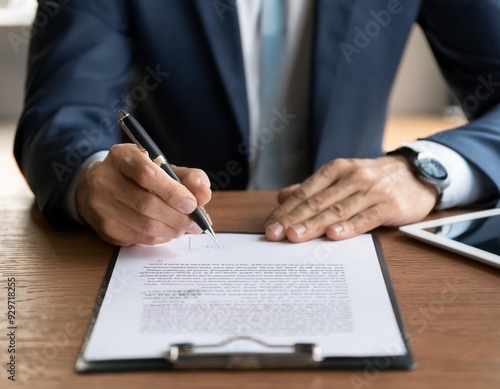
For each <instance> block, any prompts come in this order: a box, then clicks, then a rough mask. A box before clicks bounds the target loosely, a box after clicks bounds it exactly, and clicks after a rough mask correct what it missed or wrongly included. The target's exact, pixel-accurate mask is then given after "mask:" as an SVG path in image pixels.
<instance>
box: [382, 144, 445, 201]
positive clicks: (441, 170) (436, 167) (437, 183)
mask: <svg viewBox="0 0 500 389" xmlns="http://www.w3.org/2000/svg"><path fill="white" fill-rule="evenodd" d="M386 155H401V156H403V157H405V158H406V159H407V160H408V162H409V163H410V166H411V168H412V170H413V173H414V174H415V175H416V176H417V178H419V179H420V180H422V181H424V182H426V183H428V184H430V185H432V186H433V187H434V188H435V189H436V192H437V194H438V200H437V203H436V205H437V204H439V202H440V201H441V197H442V196H443V191H444V190H445V189H446V188H447V187H448V186H449V185H450V178H449V176H448V172H447V171H446V168H445V167H444V166H443V164H442V163H441V162H439V161H438V160H437V159H436V158H434V157H433V155H432V154H431V153H426V152H419V151H415V150H413V149H412V148H410V147H400V148H399V149H396V150H394V151H390V152H388V153H387V154H386Z"/></svg>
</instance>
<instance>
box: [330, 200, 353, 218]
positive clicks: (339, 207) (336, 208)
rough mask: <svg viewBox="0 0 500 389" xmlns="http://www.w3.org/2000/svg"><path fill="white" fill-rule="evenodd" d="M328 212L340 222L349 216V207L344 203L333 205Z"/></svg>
mask: <svg viewBox="0 0 500 389" xmlns="http://www.w3.org/2000/svg"><path fill="white" fill-rule="evenodd" d="M330 211H331V212H332V213H333V214H334V215H335V216H336V217H337V218H338V219H340V220H346V219H347V216H348V214H349V206H348V205H347V204H346V203H335V204H333V205H332V206H331V207H330Z"/></svg>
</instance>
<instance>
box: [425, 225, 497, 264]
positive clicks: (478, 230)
mask: <svg viewBox="0 0 500 389" xmlns="http://www.w3.org/2000/svg"><path fill="white" fill-rule="evenodd" d="M424 230H425V231H428V232H430V233H433V234H436V235H440V236H443V237H446V238H448V239H452V240H454V241H456V242H460V243H463V244H466V245H469V246H472V247H475V248H477V249H480V250H484V251H488V252H490V253H492V254H496V255H500V215H495V216H488V217H484V218H481V219H473V220H465V221H458V222H454V223H447V224H443V225H439V226H436V227H431V228H424Z"/></svg>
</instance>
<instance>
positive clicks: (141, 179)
mask: <svg viewBox="0 0 500 389" xmlns="http://www.w3.org/2000/svg"><path fill="white" fill-rule="evenodd" d="M155 178H156V172H155V169H154V168H153V165H152V164H142V165H140V166H138V167H137V170H136V182H137V183H138V184H139V185H140V186H142V187H144V186H147V185H148V184H149V183H150V182H151V181H153V180H154V179H155Z"/></svg>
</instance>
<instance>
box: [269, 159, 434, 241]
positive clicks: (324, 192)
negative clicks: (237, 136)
mask: <svg viewBox="0 0 500 389" xmlns="http://www.w3.org/2000/svg"><path fill="white" fill-rule="evenodd" d="M436 192H437V191H436V190H435V189H434V188H433V187H432V186H431V185H429V184H427V183H424V182H422V181H420V180H419V179H418V178H416V177H415V176H414V174H413V173H412V171H411V168H410V166H409V163H408V162H407V161H406V160H405V159H404V158H403V157H400V156H390V157H381V158H378V159H336V160H333V161H331V162H330V163H328V164H326V165H324V166H322V167H321V168H320V169H319V170H318V171H317V172H316V173H314V174H313V175H312V176H311V177H309V178H308V179H307V180H305V181H304V182H303V183H302V184H297V185H293V186H290V187H287V188H284V189H282V190H281V191H280V193H279V195H278V202H279V203H280V205H279V206H278V207H277V208H276V209H275V210H274V211H273V212H272V213H271V215H270V216H269V217H268V218H267V220H266V221H265V223H264V226H265V231H266V237H267V238H268V239H269V240H272V241H278V240H283V239H289V240H290V241H292V242H304V241H307V240H310V239H314V238H317V237H320V236H322V235H325V234H326V236H327V237H328V238H330V239H332V240H341V239H346V238H351V237H354V236H357V235H360V234H362V233H365V232H367V231H369V230H372V229H373V228H376V227H378V226H381V225H384V226H400V225H404V224H408V223H413V222H417V221H420V220H421V219H423V218H424V217H425V216H427V215H428V214H429V213H430V211H431V210H432V209H433V207H434V206H435V204H436V201H437V193H436Z"/></svg>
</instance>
